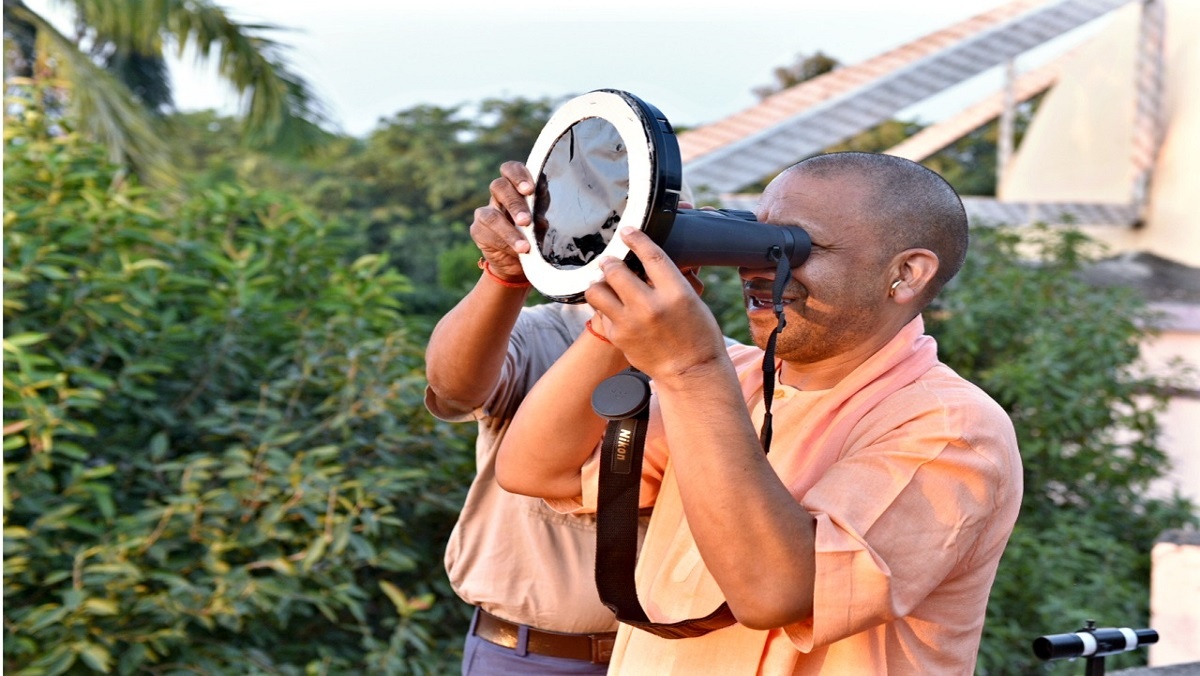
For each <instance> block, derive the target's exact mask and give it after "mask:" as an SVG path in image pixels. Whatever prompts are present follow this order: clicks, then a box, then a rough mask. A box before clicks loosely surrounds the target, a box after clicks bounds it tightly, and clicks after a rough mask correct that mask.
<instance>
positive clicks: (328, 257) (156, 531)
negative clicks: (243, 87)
mask: <svg viewBox="0 0 1200 676" xmlns="http://www.w3.org/2000/svg"><path fill="white" fill-rule="evenodd" d="M56 124H58V125H61V123H56ZM49 126H50V125H48V124H47V122H46V119H45V116H40V115H38V114H37V112H36V111H35V110H32V109H30V110H27V111H26V114H25V115H23V116H21V117H19V118H9V119H6V121H5V153H4V171H5V188H4V209H5V210H4V224H5V233H4V238H5V239H4V282H5V309H4V314H5V339H4V362H5V371H4V423H5V439H4V442H5V443H4V460H5V461H4V472H5V483H4V490H5V492H4V500H5V505H4V556H5V565H4V572H3V575H4V619H5V629H4V667H5V670H6V671H9V672H11V673H18V674H31V675H32V674H59V673H67V672H71V673H75V672H86V671H100V672H116V673H134V672H139V671H149V672H154V673H157V672H164V673H165V672H181V671H192V672H207V673H272V674H300V673H433V674H435V673H446V672H448V671H449V670H451V669H453V668H454V665H455V664H456V662H457V656H456V655H455V654H454V652H455V651H456V650H457V648H458V644H459V642H460V641H461V635H462V630H463V629H464V628H465V622H466V616H465V608H464V607H463V606H462V604H461V603H460V602H458V601H457V600H456V599H455V598H454V597H453V595H452V593H451V592H450V590H449V589H448V585H447V584H446V581H445V576H444V573H443V571H442V568H441V566H440V558H441V552H442V548H443V545H444V542H445V540H446V538H447V536H448V532H449V529H450V527H451V526H452V524H453V521H454V519H455V517H456V515H457V511H458V508H459V505H460V504H461V498H462V494H461V490H462V486H463V477H464V476H469V473H470V471H471V470H470V461H471V454H470V446H469V440H468V439H467V438H465V437H464V436H463V433H462V432H461V431H459V430H456V429H453V428H452V426H447V425H442V424H435V423H434V422H433V421H432V420H431V419H430V417H429V416H428V415H427V414H425V412H424V410H423V407H422V397H423V387H424V375H423V372H422V354H421V347H420V344H419V343H418V342H417V341H416V340H414V339H413V338H412V337H411V335H410V333H409V331H408V329H407V328H406V320H405V318H404V316H403V315H402V314H401V311H402V310H403V309H404V308H403V307H402V306H401V305H400V304H399V302H398V301H397V298H398V297H400V296H402V295H403V294H405V293H407V292H408V291H409V290H410V286H409V284H408V282H407V281H406V280H405V279H404V278H403V277H401V276H400V275H398V274H397V273H396V272H394V271H392V270H390V268H389V267H388V266H387V262H386V260H385V259H384V258H382V257H378V256H364V257H361V258H359V259H357V260H356V261H354V262H353V263H352V264H345V263H344V260H345V256H346V247H345V243H343V242H339V241H337V240H336V239H333V238H331V235H330V232H329V229H328V228H327V227H326V226H325V225H324V224H323V223H322V222H320V221H319V220H317V219H316V218H314V216H313V215H312V214H311V213H310V212H309V211H308V210H306V209H305V208H301V207H299V206H297V204H296V203H295V202H294V201H292V200H290V199H285V198H283V197H280V196H272V195H267V194H260V193H256V192H254V191H249V190H245V189H241V188H236V187H231V186H228V185H225V186H221V187H219V188H214V189H210V190H205V191H203V192H200V193H198V194H195V195H193V196H191V197H189V198H187V199H186V200H185V201H183V202H182V203H174V202H171V201H169V200H168V199H166V198H165V197H164V196H163V195H162V194H160V193H157V192H155V191H151V190H148V189H145V188H141V187H139V186H137V185H136V183H135V182H132V181H129V180H127V179H126V178H124V177H123V174H122V173H121V172H119V171H117V170H115V169H114V167H112V166H110V165H109V164H108V163H107V161H106V160H105V153H104V151H103V150H102V149H100V148H98V147H96V146H94V145H91V144H89V143H86V142H83V141H81V140H80V138H78V137H77V136H75V135H74V134H70V133H62V132H61V129H59V130H56V133H55V134H51V133H50V132H49V130H48V127H49Z"/></svg>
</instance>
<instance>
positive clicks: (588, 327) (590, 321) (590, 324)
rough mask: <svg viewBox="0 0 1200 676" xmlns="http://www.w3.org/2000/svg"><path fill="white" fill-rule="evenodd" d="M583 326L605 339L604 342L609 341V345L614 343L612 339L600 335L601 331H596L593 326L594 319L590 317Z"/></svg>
mask: <svg viewBox="0 0 1200 676" xmlns="http://www.w3.org/2000/svg"><path fill="white" fill-rule="evenodd" d="M583 326H584V328H586V329H587V330H588V333H590V334H592V335H593V336H595V337H597V338H599V339H600V340H603V341H604V342H606V343H608V344H609V345H612V341H611V340H609V339H608V338H605V337H604V336H602V335H600V334H599V333H596V329H593V328H592V320H590V319H589V320H587V321H586V322H584V323H583Z"/></svg>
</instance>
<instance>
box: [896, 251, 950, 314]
mask: <svg viewBox="0 0 1200 676" xmlns="http://www.w3.org/2000/svg"><path fill="white" fill-rule="evenodd" d="M938 265H939V261H938V257H937V254H935V253H933V252H932V251H930V250H929V249H905V250H904V251H902V252H900V253H899V254H897V256H896V259H895V260H894V261H893V270H895V274H894V275H893V277H892V280H893V281H892V282H890V284H891V286H890V287H889V288H888V290H887V293H888V295H889V296H891V297H892V298H894V299H895V300H896V302H898V303H909V302H912V301H913V300H915V299H918V298H921V297H923V296H924V295H925V292H926V290H927V289H928V288H929V285H930V284H931V283H932V282H933V277H934V275H936V274H937V271H938Z"/></svg>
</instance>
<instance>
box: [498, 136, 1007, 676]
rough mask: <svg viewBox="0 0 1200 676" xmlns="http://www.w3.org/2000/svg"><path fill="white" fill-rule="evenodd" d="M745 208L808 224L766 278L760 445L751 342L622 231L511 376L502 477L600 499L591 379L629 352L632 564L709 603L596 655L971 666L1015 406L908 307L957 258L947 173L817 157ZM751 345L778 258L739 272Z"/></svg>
mask: <svg viewBox="0 0 1200 676" xmlns="http://www.w3.org/2000/svg"><path fill="white" fill-rule="evenodd" d="M757 216H758V218H759V220H760V221H764V222H770V223H778V224H791V225H798V226H801V227H803V228H804V229H805V230H806V231H807V232H808V233H809V235H810V237H811V238H812V242H813V252H812V254H811V256H810V258H809V260H808V261H807V262H805V263H804V264H803V265H801V266H799V267H797V268H793V269H792V271H791V277H790V279H788V280H787V284H786V286H785V287H784V293H783V300H784V307H783V314H784V318H785V319H786V325H785V328H784V329H783V331H782V333H780V334H779V337H778V344H777V348H776V349H777V351H776V355H777V357H778V361H777V363H776V367H777V368H776V376H777V381H778V386H777V390H776V391H775V392H774V393H773V394H774V404H773V409H772V414H773V416H774V423H773V428H774V440H773V441H772V444H771V449H770V454H769V455H764V453H763V449H762V448H761V446H760V445H759V441H758V435H757V433H756V428H757V427H758V426H759V425H760V424H761V421H762V418H763V403H762V402H763V392H762V388H763V376H762V371H761V362H762V357H763V352H762V351H761V350H760V349H757V348H750V347H734V348H730V349H729V350H728V351H726V349H725V347H724V344H723V342H722V341H721V336H720V331H719V330H718V328H717V326H716V322H715V321H714V320H713V318H712V316H711V313H709V312H708V311H707V308H705V307H704V306H703V304H702V303H701V302H700V301H699V299H698V298H697V297H696V296H695V294H694V293H692V292H691V289H690V287H688V286H687V284H686V282H685V281H684V280H683V279H682V277H681V276H680V275H679V274H678V271H677V269H676V268H675V267H674V265H673V264H672V263H671V262H670V261H669V260H667V259H666V258H665V256H664V255H663V254H662V252H661V250H660V249H658V247H657V246H656V245H655V244H654V243H653V242H651V241H650V239H649V238H648V237H647V236H646V235H645V234H644V233H641V232H638V231H632V230H624V231H623V232H622V236H623V237H625V241H626V243H628V244H629V245H630V248H631V250H632V251H633V252H634V253H635V254H637V256H638V257H639V259H640V260H641V261H642V262H643V264H644V266H645V269H646V278H645V280H643V279H641V278H639V277H638V276H637V275H635V274H634V273H633V272H632V271H630V270H629V269H628V268H627V267H626V266H625V265H624V264H623V263H621V262H620V261H614V260H610V261H606V262H605V263H604V264H603V266H602V268H603V270H604V274H605V279H604V281H603V282H601V283H598V284H596V285H594V286H593V287H592V288H591V289H589V290H588V292H587V300H588V303H589V305H591V306H592V307H593V308H595V310H596V317H594V318H593V322H592V325H593V327H594V328H595V329H596V333H595V334H589V333H585V334H584V335H582V336H581V337H580V338H579V339H578V340H577V341H576V343H575V344H574V345H573V346H572V347H571V348H570V349H569V350H568V351H567V353H566V354H565V355H564V356H563V357H562V358H561V359H560V360H559V361H558V363H556V364H555V366H554V367H553V368H552V369H551V370H550V371H549V372H548V373H547V374H546V376H545V377H544V378H543V379H542V380H541V381H540V382H539V384H538V385H537V387H535V388H534V390H533V392H531V393H530V395H529V397H528V398H527V399H526V401H525V403H524V404H523V406H522V408H521V409H520V410H519V411H518V414H517V416H516V418H515V419H514V421H513V423H512V425H511V427H510V429H509V432H508V436H507V437H506V441H505V442H504V444H503V445H502V447H501V449H500V454H499V460H498V464H497V478H498V480H499V481H500V483H501V485H502V486H504V487H505V488H506V489H509V490H513V491H515V492H521V493H526V494H532V495H539V496H541V497H544V498H547V499H548V500H550V501H551V504H552V505H554V506H555V507H556V508H558V509H560V510H563V511H576V510H586V509H588V508H590V507H592V506H594V504H595V485H596V477H597V472H598V468H597V462H596V460H595V456H594V453H593V451H594V449H595V447H596V441H597V439H598V438H599V436H600V434H601V433H602V431H603V427H604V421H603V420H602V419H600V418H598V417H597V416H596V415H595V414H594V413H592V412H591V411H590V407H589V402H588V399H589V395H590V392H591V390H592V389H594V386H595V385H596V384H598V383H599V382H600V381H601V380H602V379H603V378H605V377H607V376H608V375H611V374H612V373H614V372H616V371H617V370H619V369H621V368H623V367H624V366H626V365H628V364H632V365H633V366H635V367H637V368H638V369H640V370H642V371H643V372H645V373H647V374H648V375H650V376H651V378H652V379H653V383H654V386H655V395H654V400H653V402H652V417H651V427H650V430H649V432H648V434H647V446H646V449H647V450H646V461H645V464H644V468H643V491H642V502H643V503H644V504H653V505H654V516H653V517H652V519H651V523H650V529H649V531H648V532H647V535H646V539H645V541H644V543H643V546H642V550H641V555H640V559H639V563H638V571H637V585H638V593H639V596H640V598H641V599H642V603H643V605H644V606H645V608H646V611H647V613H648V614H649V616H650V618H651V619H652V620H654V621H658V622H674V621H679V620H683V619H687V618H689V617H698V616H702V615H705V614H707V613H709V612H710V611H712V610H713V609H714V608H715V607H716V606H718V605H719V604H720V603H721V602H722V601H724V602H726V603H728V605H729V608H730V610H731V611H732V613H733V616H734V617H735V618H736V619H737V623H736V624H734V625H732V626H729V627H726V628H724V629H719V630H716V631H713V632H711V633H709V634H706V635H704V636H701V637H697V638H688V639H663V638H658V637H656V636H654V635H652V634H650V633H647V632H645V631H642V630H640V629H635V628H631V627H628V626H624V627H622V629H621V630H620V632H619V635H618V644H617V647H616V650H615V652H614V655H613V661H612V663H611V667H610V672H611V673H623V674H694V673H705V674H725V673H728V674H752V673H764V674H789V673H794V674H809V673H826V674H847V673H853V674H864V673H889V674H898V673H921V674H964V673H970V672H971V671H972V669H973V666H974V663H975V654H976V651H977V649H978V643H979V637H980V632H981V631H982V626H983V617H984V612H985V608H986V602H987V596H988V593H989V590H990V588H991V584H992V581H993V579H994V577H995V575H996V571H997V566H998V563H999V559H1000V556H1001V554H1002V552H1003V549H1004V546H1005V544H1006V542H1007V539H1008V535H1009V533H1010V532H1011V529H1012V526H1013V523H1014V521H1015V519H1016V515H1017V511H1018V508H1019V503H1020V496H1021V468H1020V458H1019V455H1018V452H1017V448H1016V440H1015V435H1014V433H1013V429H1012V425H1011V422H1010V421H1009V419H1008V417H1007V416H1006V415H1005V414H1004V411H1003V410H1001V409H1000V407H999V406H998V405H997V404H996V403H995V402H993V401H992V400H991V399H990V398H988V397H987V395H985V394H984V393H983V392H982V391H981V390H979V389H978V388H976V387H975V386H973V385H971V384H970V383H968V382H966V381H965V380H963V379H962V378H961V377H959V376H958V375H956V374H955V373H954V372H953V371H951V370H950V369H949V368H948V367H946V366H945V365H943V364H941V363H940V362H939V361H938V359H937V350H936V346H935V344H934V341H933V339H932V338H930V337H928V336H925V335H923V324H922V321H921V318H920V312H921V311H922V310H923V309H924V308H925V307H926V306H927V305H928V303H929V302H930V300H932V298H933V297H934V296H935V295H936V294H937V292H938V291H939V290H940V289H941V288H942V286H943V285H944V284H945V282H946V281H948V280H949V279H950V278H951V277H952V276H953V275H954V274H955V272H957V270H958V268H959V267H960V266H961V263H962V259H963V257H964V255H965V249H966V219H965V214H964V213H963V211H962V205H961V202H960V201H959V200H958V197H957V195H956V194H955V193H954V191H953V189H951V188H950V187H949V185H948V184H946V183H945V182H944V181H943V180H942V179H941V178H940V177H938V176H937V175H936V174H933V173H932V172H930V171H928V170H927V169H924V168H923V167H920V166H919V165H916V164H914V163H911V162H908V161H907V160H902V159H899V158H894V157H888V156H881V155H871V154H866V153H838V154H831V155H825V156H818V157H816V158H811V159H809V160H806V161H805V162H802V163H800V164H798V165H796V166H794V167H792V168H791V169H790V170H788V171H786V172H784V173H783V174H782V175H780V177H779V178H777V179H776V180H775V181H773V182H772V183H771V185H770V186H768V188H767V190H766V191H765V192H764V194H763V200H762V203H761V204H760V206H759V209H758V212H757ZM740 274H741V277H742V279H743V282H744V290H745V297H746V308H747V317H748V319H749V322H750V328H751V333H752V335H753V337H754V340H755V343H756V344H757V345H758V346H759V347H760V348H761V347H764V346H765V345H766V343H767V338H768V337H769V335H770V333H771V331H772V330H774V329H775V327H776V316H775V313H774V308H773V303H772V299H771V288H772V284H773V281H774V274H775V270H774V268H773V267H769V268H763V269H746V268H743V269H741V270H740Z"/></svg>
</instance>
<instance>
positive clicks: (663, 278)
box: [602, 226, 686, 287]
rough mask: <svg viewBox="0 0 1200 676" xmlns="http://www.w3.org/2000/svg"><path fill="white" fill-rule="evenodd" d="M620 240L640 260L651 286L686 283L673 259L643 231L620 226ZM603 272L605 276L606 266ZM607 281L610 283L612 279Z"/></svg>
mask: <svg viewBox="0 0 1200 676" xmlns="http://www.w3.org/2000/svg"><path fill="white" fill-rule="evenodd" d="M621 241H623V242H625V244H626V246H628V247H629V250H630V251H632V252H633V253H634V254H635V255H636V256H637V257H638V260H640V261H641V262H642V267H643V268H644V269H645V270H646V280H647V281H648V282H649V283H650V285H651V286H654V287H660V286H662V285H663V284H670V283H678V284H685V283H686V282H684V281H683V275H682V274H681V273H680V271H679V268H678V267H677V266H676V265H675V263H674V261H672V260H671V259H670V258H668V257H667V254H666V253H665V252H664V251H663V250H662V248H661V247H659V246H658V245H657V244H655V243H654V240H652V239H650V236H649V235H647V234H646V233H645V232H642V231H641V230H638V229H636V228H631V227H629V226H625V227H622V228H621ZM602 267H603V266H602ZM604 274H605V277H606V278H607V276H608V274H609V273H608V269H607V268H604ZM630 274H632V272H630ZM609 281H610V283H612V281H613V280H609Z"/></svg>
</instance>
